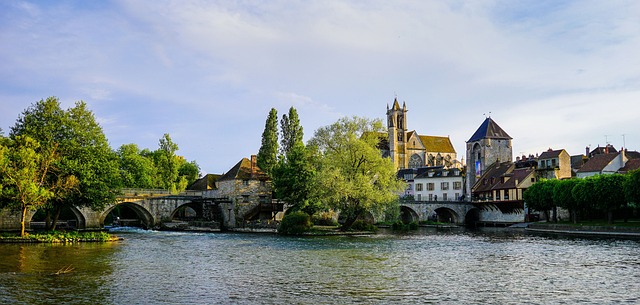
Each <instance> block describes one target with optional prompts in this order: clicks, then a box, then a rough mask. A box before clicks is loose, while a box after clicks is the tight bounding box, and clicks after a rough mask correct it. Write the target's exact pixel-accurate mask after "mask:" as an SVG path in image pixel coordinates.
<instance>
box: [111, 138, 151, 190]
mask: <svg viewBox="0 0 640 305" xmlns="http://www.w3.org/2000/svg"><path fill="white" fill-rule="evenodd" d="M116 154H117V155H118V157H119V158H120V179H121V181H122V185H123V186H124V187H129V188H156V187H157V186H156V184H155V181H154V180H155V177H156V175H157V172H158V170H157V169H156V166H155V164H154V162H153V159H152V158H149V157H148V156H145V155H144V154H143V152H142V151H140V149H139V148H138V145H136V144H133V143H132V144H123V145H121V146H120V148H118V150H117V151H116Z"/></svg>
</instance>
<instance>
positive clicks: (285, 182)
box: [272, 142, 320, 216]
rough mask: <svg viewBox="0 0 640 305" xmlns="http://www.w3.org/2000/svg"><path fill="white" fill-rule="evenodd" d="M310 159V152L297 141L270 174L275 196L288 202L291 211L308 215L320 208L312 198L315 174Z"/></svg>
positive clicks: (317, 202)
mask: <svg viewBox="0 0 640 305" xmlns="http://www.w3.org/2000/svg"><path fill="white" fill-rule="evenodd" d="M312 160H313V155H312V154H311V152H310V151H309V150H307V149H306V147H305V146H304V144H302V142H298V143H297V144H296V145H294V147H293V149H292V150H291V151H290V152H289V153H288V154H287V157H286V158H280V160H279V161H278V165H277V166H276V167H274V169H273V175H272V179H273V188H274V191H275V194H276V198H278V199H281V200H284V201H286V202H287V203H289V205H290V206H291V207H290V208H289V209H290V210H291V211H303V212H305V213H307V214H308V215H309V216H312V215H313V214H314V213H315V212H316V211H318V210H319V209H320V206H319V203H320V201H319V200H316V199H317V198H314V197H315V195H316V194H317V192H315V191H316V190H317V187H316V185H315V179H316V176H317V175H316V169H315V167H314V165H313V162H312Z"/></svg>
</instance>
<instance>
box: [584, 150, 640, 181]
mask: <svg viewBox="0 0 640 305" xmlns="http://www.w3.org/2000/svg"><path fill="white" fill-rule="evenodd" d="M627 161H628V159H627V157H626V156H625V152H624V150H621V151H620V152H615V153H604V154H595V155H593V157H591V158H589V161H587V162H586V163H585V164H584V165H583V166H582V167H581V168H580V169H579V170H578V171H577V172H576V177H578V178H586V177H590V176H595V175H605V174H613V173H616V172H618V170H620V169H621V168H624V166H625V164H626V163H627Z"/></svg>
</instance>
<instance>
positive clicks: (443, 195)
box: [442, 193, 447, 201]
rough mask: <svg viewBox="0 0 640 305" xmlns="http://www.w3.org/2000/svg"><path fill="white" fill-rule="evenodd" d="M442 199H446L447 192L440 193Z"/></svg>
mask: <svg viewBox="0 0 640 305" xmlns="http://www.w3.org/2000/svg"><path fill="white" fill-rule="evenodd" d="M442 200H444V201H447V193H443V194H442Z"/></svg>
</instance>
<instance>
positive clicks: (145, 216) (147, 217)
mask: <svg viewBox="0 0 640 305" xmlns="http://www.w3.org/2000/svg"><path fill="white" fill-rule="evenodd" d="M118 206H121V207H126V208H129V209H131V210H132V211H133V212H134V213H135V214H136V215H137V216H138V218H139V219H140V222H141V224H142V226H143V227H144V228H152V227H153V226H154V225H155V219H154V218H153V215H151V213H150V212H149V211H148V210H147V209H146V208H145V207H143V206H141V205H139V204H137V203H135V202H128V201H125V202H121V203H118V204H115V205H113V206H111V207H109V208H108V209H106V210H105V211H104V212H103V213H102V215H101V217H100V225H101V226H104V221H105V219H106V218H107V216H108V215H109V213H111V212H112V211H113V210H114V209H115V208H116V207H118Z"/></svg>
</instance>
